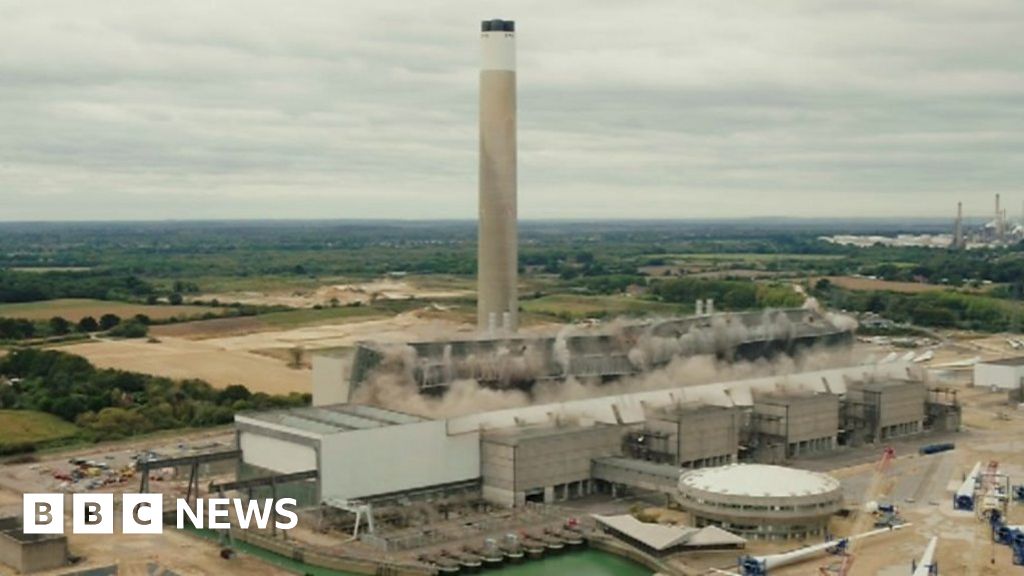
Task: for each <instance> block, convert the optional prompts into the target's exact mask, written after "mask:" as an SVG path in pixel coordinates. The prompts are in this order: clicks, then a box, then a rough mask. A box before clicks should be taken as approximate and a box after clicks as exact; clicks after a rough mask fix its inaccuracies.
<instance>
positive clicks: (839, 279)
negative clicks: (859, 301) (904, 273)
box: [811, 276, 949, 294]
mask: <svg viewBox="0 0 1024 576" xmlns="http://www.w3.org/2000/svg"><path fill="white" fill-rule="evenodd" d="M826 278H827V279H828V280H829V281H830V282H832V283H833V284H835V285H836V286H839V287H840V288H846V289H847V290H882V291H888V292H902V293H904V294H920V293H921V292H931V291H933V290H947V289H948V288H949V287H948V286H939V285H937V284H923V283H920V282H892V281H890V280H876V279H872V278H858V277H854V276H827V277H826ZM818 280H820V278H812V279H811V282H812V283H813V282H817V281H818Z"/></svg>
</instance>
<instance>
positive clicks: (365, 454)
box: [321, 420, 480, 499]
mask: <svg viewBox="0 0 1024 576" xmlns="http://www.w3.org/2000/svg"><path fill="white" fill-rule="evenodd" d="M479 477H480V434H479V433H477V432H473V433H468V434H459V435H453V436H449V435H448V433H447V429H446V423H445V421H443V420H437V421H429V422H419V423H414V424H405V425H402V426H384V427H381V428H371V429H367V430H353V431H348V432H340V433H337V434H331V435H327V436H325V437H324V439H323V443H322V445H321V491H322V494H323V497H324V498H330V497H335V498H343V499H351V498H363V497H367V496H375V495H380V494H389V493H392V492H400V491H405V490H412V489H415V488H423V487H426V486H437V485H440V484H448V483H452V482H460V481H464V480H473V479H475V478H479Z"/></svg>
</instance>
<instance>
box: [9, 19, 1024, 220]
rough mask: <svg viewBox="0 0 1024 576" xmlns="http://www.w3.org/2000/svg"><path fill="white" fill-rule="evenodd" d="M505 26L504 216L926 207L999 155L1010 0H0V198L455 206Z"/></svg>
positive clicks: (1007, 183)
mask: <svg viewBox="0 0 1024 576" xmlns="http://www.w3.org/2000/svg"><path fill="white" fill-rule="evenodd" d="M493 16H501V17H507V18H515V19H516V20H517V23H518V44H519V46H518V50H519V58H518V60H519V86H520V88H519V102H520V104H519V106H520V109H519V112H520V114H519V118H520V124H519V126H520V132H519V140H520V214H521V215H522V216H523V217H525V218H544V217H597V218H600V217H638V218H643V217H680V218H688V217H705V216H714V217H720V216H754V215H802V216H829V215H833V216H834V215H842V216H851V215H864V216H873V215H894V214H907V215H908V216H914V215H920V216H935V215H946V214H952V212H953V206H955V202H956V201H957V200H959V199H962V200H964V201H965V203H966V208H967V209H968V211H969V212H970V211H975V212H978V213H981V212H984V211H987V210H988V207H989V204H990V202H989V198H990V194H992V193H995V192H1002V193H1003V194H1004V195H1006V196H1007V197H1008V198H1010V199H1011V200H1012V198H1013V196H1012V195H1013V194H1014V193H1017V194H1019V189H1020V185H1019V183H1020V181H1021V179H1022V176H1024V108H1022V107H1021V106H1020V102H1021V101H1022V100H1021V99H1022V97H1024V64H1021V60H1020V57H1019V55H1020V54H1021V53H1024V37H1022V36H1021V35H1020V34H1019V30H1021V29H1022V28H1024V4H1022V3H1020V2H1019V1H1017V0H992V1H989V2H985V3H978V2H975V1H973V0H907V1H904V2H898V3H893V2H882V1H864V2H856V3H851V2H845V1H838V0H835V1H833V0H754V1H751V2H742V3H740V2H687V3H683V2H678V1H676V0H647V1H645V2H628V3H624V2H611V1H609V0H596V1H595V0H589V1H587V2H581V1H576V0H572V1H567V2H558V3H550V2H539V1H535V0H526V1H522V2H517V3H516V5H515V10H510V8H509V6H508V5H506V4H499V3H497V2H494V1H493V0H485V1H482V2H481V1H479V0H473V1H470V0H454V1H440V2H430V3H423V2H410V1H408V0H395V1H393V2H388V3H374V4H366V3H339V2H328V1H313V0H308V1H306V2H302V3H299V4H294V3H293V4H285V3H280V2H253V1H251V0H250V1H246V2H243V1H237V0H227V1H224V0H222V1H218V2H215V3H213V2H196V1H190V0H188V1H183V2H174V3H169V4H164V5H160V6H159V7H156V5H153V4H150V3H141V2H113V1H107V0H94V1H91V2H88V3H83V2H77V1H73V0H68V1H62V2H57V1H48V0H40V1H36V2H21V3H7V4H2V5H0V220H27V219H78V218H90V219H110V218H121V219H136V218H143V219H162V218H233V217H239V218H308V217H317V218H330V217H335V218H359V217H376V218H381V217H393V218H473V217H474V216H475V213H476V146H477V143H476V137H477V134H476V97H477V70H476V66H477V32H476V31H477V29H478V28H477V27H478V22H479V20H481V19H484V18H490V17H493Z"/></svg>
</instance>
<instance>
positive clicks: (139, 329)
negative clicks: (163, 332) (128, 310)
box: [109, 319, 149, 338]
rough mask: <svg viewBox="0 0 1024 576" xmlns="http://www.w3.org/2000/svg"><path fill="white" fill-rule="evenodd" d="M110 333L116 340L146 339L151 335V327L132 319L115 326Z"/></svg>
mask: <svg viewBox="0 0 1024 576" xmlns="http://www.w3.org/2000/svg"><path fill="white" fill-rule="evenodd" d="M109 333H110V335H111V336H113V337H115V338H145V337H146V335H147V334H149V326H146V325H145V324H143V323H141V322H139V321H137V320H134V319H132V320H128V321H127V322H122V323H121V324H118V325H117V326H114V327H113V328H111V329H110V332H109Z"/></svg>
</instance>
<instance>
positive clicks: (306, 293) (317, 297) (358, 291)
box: [191, 279, 474, 308]
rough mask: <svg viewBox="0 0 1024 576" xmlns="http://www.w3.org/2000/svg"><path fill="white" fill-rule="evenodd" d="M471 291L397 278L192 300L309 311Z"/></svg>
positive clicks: (216, 294) (208, 296)
mask: <svg viewBox="0 0 1024 576" xmlns="http://www.w3.org/2000/svg"><path fill="white" fill-rule="evenodd" d="M473 294H474V292H473V291H471V290H462V289H457V288H451V289H445V288H430V287H423V286H415V285H413V283H411V282H409V281H405V280H397V279H380V280H376V281H373V282H364V283H358V284H333V285H329V286H320V287H319V288H316V289H312V290H292V291H274V290H271V291H247V292H222V293H209V294H200V295H197V296H195V297H193V298H191V300H202V301H205V302H209V301H210V300H213V299H216V300H217V301H219V302H225V303H231V302H239V303H241V304H255V305H261V306H291V307H293V308H312V307H313V306H316V305H321V306H328V305H331V304H332V301H337V304H338V305H340V306H346V305H349V304H354V303H356V302H359V303H362V304H368V303H370V302H371V301H373V300H378V299H381V300H406V299H408V298H414V297H415V298H421V299H429V298H459V297H462V296H472V295H473Z"/></svg>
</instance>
